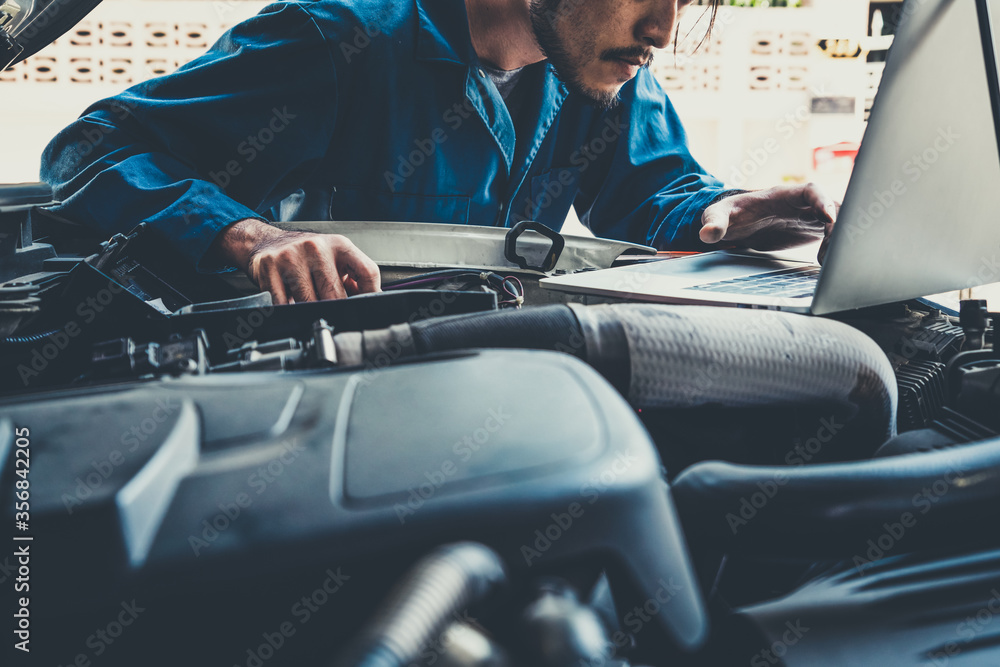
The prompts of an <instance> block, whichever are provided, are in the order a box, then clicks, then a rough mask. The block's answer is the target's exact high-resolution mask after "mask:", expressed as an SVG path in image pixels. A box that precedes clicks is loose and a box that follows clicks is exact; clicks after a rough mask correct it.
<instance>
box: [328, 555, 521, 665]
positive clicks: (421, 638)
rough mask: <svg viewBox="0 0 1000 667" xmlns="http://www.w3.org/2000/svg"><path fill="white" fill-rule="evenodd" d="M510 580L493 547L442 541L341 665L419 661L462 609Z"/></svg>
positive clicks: (398, 588) (391, 598) (382, 609)
mask: <svg viewBox="0 0 1000 667" xmlns="http://www.w3.org/2000/svg"><path fill="white" fill-rule="evenodd" d="M506 580H507V575H506V572H505V570H504V566H503V562H502V561H501V560H500V556H498V555H497V554H496V552H494V551H493V550H492V549H490V548H488V547H485V546H483V545H481V544H476V543H472V542H462V543H458V544H452V545H448V546H445V547H441V548H440V549H438V550H436V551H434V552H433V553H431V554H430V555H429V556H427V557H426V558H424V559H423V560H421V561H420V562H419V563H417V565H415V566H414V568H413V569H412V570H411V571H410V572H409V573H408V574H407V575H406V577H405V578H404V579H403V581H401V582H400V583H399V584H398V585H397V586H396V588H395V589H394V590H393V592H392V593H391V594H390V595H389V597H388V599H387V600H386V601H385V602H384V603H383V605H382V606H381V607H380V608H379V611H378V612H377V613H376V615H375V619H374V620H373V621H372V622H371V623H369V625H368V627H367V628H365V629H364V630H362V632H361V634H360V636H359V637H358V639H357V640H356V641H355V643H354V644H353V645H352V646H351V647H350V648H349V649H348V650H347V652H346V653H345V654H344V656H343V657H342V658H341V659H340V660H338V661H337V662H336V663H335V665H336V666H337V667H403V666H405V665H410V664H412V663H415V662H416V661H417V660H419V658H420V655H421V652H422V651H423V650H424V649H425V648H426V647H427V646H428V645H429V644H430V643H431V642H432V641H434V640H435V639H437V637H438V636H439V635H440V634H441V633H442V632H443V631H444V630H445V629H446V628H447V627H448V625H449V624H450V623H451V622H452V621H453V620H454V619H455V618H456V617H457V616H458V615H459V614H461V612H463V611H466V610H468V609H471V608H473V607H475V606H476V605H477V604H478V603H481V602H482V601H484V600H485V599H487V598H489V597H490V596H491V595H492V594H494V593H496V592H497V590H498V589H499V588H500V587H501V586H502V585H503V584H504V583H505V582H506Z"/></svg>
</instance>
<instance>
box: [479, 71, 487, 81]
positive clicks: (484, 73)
mask: <svg viewBox="0 0 1000 667" xmlns="http://www.w3.org/2000/svg"><path fill="white" fill-rule="evenodd" d="M479 76H481V77H483V78H484V79H485V78H486V72H484V71H483V70H479Z"/></svg>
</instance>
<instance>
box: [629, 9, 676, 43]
mask: <svg viewBox="0 0 1000 667" xmlns="http://www.w3.org/2000/svg"><path fill="white" fill-rule="evenodd" d="M676 18H677V0H653V2H651V3H650V6H649V9H648V10H647V11H646V12H645V14H644V15H643V16H642V18H641V19H640V20H639V25H638V26H637V27H636V35H635V36H636V38H637V39H638V40H639V41H641V42H642V43H643V44H648V45H649V46H652V47H653V48H657V49H665V48H667V46H669V44H670V40H671V39H672V38H673V34H674V21H675V19H676Z"/></svg>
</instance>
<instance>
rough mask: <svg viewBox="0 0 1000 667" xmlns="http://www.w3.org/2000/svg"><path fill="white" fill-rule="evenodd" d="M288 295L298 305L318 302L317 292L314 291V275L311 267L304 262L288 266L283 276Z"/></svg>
mask: <svg viewBox="0 0 1000 667" xmlns="http://www.w3.org/2000/svg"><path fill="white" fill-rule="evenodd" d="M283 278H284V283H285V286H286V288H287V289H288V294H289V295H290V296H291V297H292V298H294V299H295V302H296V303H305V302H308V301H316V300H317V299H316V290H314V289H313V281H312V275H311V272H310V270H309V266H308V265H307V264H306V263H304V262H297V263H294V264H286V265H285V272H284V275H283Z"/></svg>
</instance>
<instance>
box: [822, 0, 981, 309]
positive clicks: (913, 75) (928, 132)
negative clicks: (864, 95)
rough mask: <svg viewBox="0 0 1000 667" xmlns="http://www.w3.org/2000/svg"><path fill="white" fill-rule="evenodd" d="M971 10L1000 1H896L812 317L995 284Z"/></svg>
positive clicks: (975, 22)
mask: <svg viewBox="0 0 1000 667" xmlns="http://www.w3.org/2000/svg"><path fill="white" fill-rule="evenodd" d="M980 1H981V2H982V6H978V5H979V2H980ZM980 10H982V11H984V12H985V13H989V11H990V10H992V13H993V14H994V15H996V12H997V10H1000V0H976V1H973V0H908V2H907V3H906V6H905V8H904V18H903V22H902V24H901V26H900V30H899V32H898V34H897V36H896V40H895V43H894V44H893V46H892V49H891V51H890V53H889V58H888V62H887V64H886V69H885V74H884V76H883V80H882V85H881V87H880V89H879V92H878V96H877V98H876V100H875V106H874V108H873V110H872V115H871V118H870V121H869V124H868V130H867V133H866V135H865V138H864V141H863V142H862V147H861V151H860V153H859V155H858V159H857V164H856V165H855V168H854V172H853V174H852V176H851V183H850V186H849V188H848V191H847V196H846V198H845V201H844V206H843V208H842V210H841V213H840V218H839V220H838V222H837V225H836V227H835V231H834V238H833V239H832V240H831V244H830V252H829V255H828V256H827V258H826V262H825V265H824V270H823V273H822V275H821V277H820V282H819V287H818V289H817V292H816V296H815V299H814V301H813V305H812V309H811V310H812V312H813V313H815V314H817V315H822V314H825V313H832V312H839V311H843V310H850V309H853V308H861V307H864V306H872V305H878V304H882V303H890V302H894V301H902V300H905V299H911V298H914V297H921V296H925V295H928V294H936V293H939V292H946V291H949V290H956V289H961V288H966V287H972V286H975V285H981V284H984V283H990V282H998V281H1000V264H998V261H1000V201H998V199H997V195H998V193H1000V153H998V139H997V134H996V129H995V127H996V125H995V121H994V107H993V102H994V100H993V99H991V85H990V75H992V81H993V84H992V85H993V87H994V88H995V86H996V75H995V74H996V73H995V67H996V60H995V55H992V54H991V55H992V60H993V62H992V70H993V71H992V72H990V73H989V74H988V68H987V64H986V62H987V61H986V58H985V57H984V43H983V42H984V40H982V39H981V38H980V35H981V32H980V22H979V17H978V11H980ZM984 25H985V26H987V27H988V26H989V25H990V22H989V21H986V22H984ZM994 38H995V35H994ZM990 42H993V40H992V39H991V40H990ZM990 46H991V47H992V48H991V49H990V51H993V52H994V53H995V44H993V43H991V44H990Z"/></svg>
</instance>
